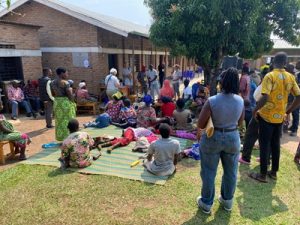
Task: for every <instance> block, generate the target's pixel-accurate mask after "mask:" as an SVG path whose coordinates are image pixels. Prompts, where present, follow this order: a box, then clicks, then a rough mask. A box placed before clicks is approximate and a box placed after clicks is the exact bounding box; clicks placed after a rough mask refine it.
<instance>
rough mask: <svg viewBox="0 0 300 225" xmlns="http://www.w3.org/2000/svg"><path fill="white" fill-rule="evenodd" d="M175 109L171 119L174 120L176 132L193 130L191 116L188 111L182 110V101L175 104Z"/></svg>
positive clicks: (179, 100)
mask: <svg viewBox="0 0 300 225" xmlns="http://www.w3.org/2000/svg"><path fill="white" fill-rule="evenodd" d="M176 105H177V109H176V110H175V111H174V113H173V117H174V119H175V120H176V126H175V128H176V130H186V131H190V130H193V125H192V114H191V111H190V110H188V109H184V105H185V103H184V100H183V99H178V100H177V102H176Z"/></svg>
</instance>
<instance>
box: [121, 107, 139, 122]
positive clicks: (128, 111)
mask: <svg viewBox="0 0 300 225" xmlns="http://www.w3.org/2000/svg"><path fill="white" fill-rule="evenodd" d="M119 118H120V119H121V120H127V119H130V118H136V111H135V110H134V108H133V107H132V106H130V107H129V108H127V107H123V108H122V109H121V111H120V116H119Z"/></svg>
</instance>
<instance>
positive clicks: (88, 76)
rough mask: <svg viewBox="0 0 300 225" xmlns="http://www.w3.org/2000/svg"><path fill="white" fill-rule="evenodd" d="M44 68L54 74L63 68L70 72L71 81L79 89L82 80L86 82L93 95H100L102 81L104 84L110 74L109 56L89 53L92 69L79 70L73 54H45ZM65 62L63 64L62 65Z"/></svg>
mask: <svg viewBox="0 0 300 225" xmlns="http://www.w3.org/2000/svg"><path fill="white" fill-rule="evenodd" d="M42 59H43V62H42V64H43V66H44V67H49V68H51V69H52V70H53V71H54V72H55V69H56V68H57V67H60V66H63V67H65V68H67V69H68V71H69V79H71V80H73V81H74V87H75V88H76V87H78V84H79V82H80V81H81V80H86V82H87V86H88V89H89V91H90V92H91V93H94V94H99V91H100V89H99V87H100V83H101V81H102V82H104V78H105V76H106V75H107V74H108V71H109V69H108V64H107V60H108V59H107V54H99V53H89V62H90V65H91V66H90V68H83V67H82V68H79V67H75V66H74V64H73V57H72V53H43V57H42ZM62 62H63V63H62Z"/></svg>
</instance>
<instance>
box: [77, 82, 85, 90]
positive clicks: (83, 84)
mask: <svg viewBox="0 0 300 225" xmlns="http://www.w3.org/2000/svg"><path fill="white" fill-rule="evenodd" d="M84 86H86V83H85V82H80V83H79V84H78V87H79V89H81V88H83V87H84Z"/></svg>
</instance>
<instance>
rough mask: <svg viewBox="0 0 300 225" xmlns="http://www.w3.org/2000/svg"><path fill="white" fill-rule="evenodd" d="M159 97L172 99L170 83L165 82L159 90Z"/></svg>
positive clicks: (172, 92) (172, 91)
mask: <svg viewBox="0 0 300 225" xmlns="http://www.w3.org/2000/svg"><path fill="white" fill-rule="evenodd" d="M161 97H169V98H171V99H172V98H174V90H173V88H172V87H171V83H170V81H169V80H165V81H164V84H163V87H162V88H161V89H160V98H161Z"/></svg>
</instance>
